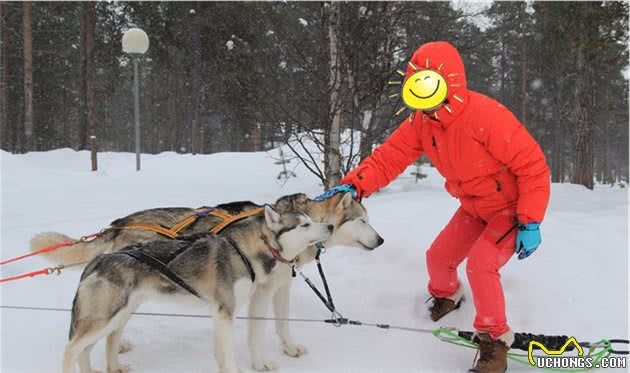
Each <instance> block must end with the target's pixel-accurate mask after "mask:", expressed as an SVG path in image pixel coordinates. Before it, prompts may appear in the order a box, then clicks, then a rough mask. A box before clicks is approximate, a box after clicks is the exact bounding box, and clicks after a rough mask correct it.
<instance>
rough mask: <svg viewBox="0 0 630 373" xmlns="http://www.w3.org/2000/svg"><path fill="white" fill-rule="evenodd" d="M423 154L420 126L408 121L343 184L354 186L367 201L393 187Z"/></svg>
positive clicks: (351, 173) (358, 194) (345, 178)
mask: <svg viewBox="0 0 630 373" xmlns="http://www.w3.org/2000/svg"><path fill="white" fill-rule="evenodd" d="M421 154H422V143H421V141H420V137H419V136H418V131H417V124H416V125H414V124H412V123H411V121H410V120H409V119H407V120H405V121H404V122H403V123H402V124H401V125H400V126H399V127H398V129H396V131H394V133H392V134H391V136H389V138H388V139H387V140H386V141H385V142H384V143H383V144H382V145H380V146H379V147H377V148H376V149H374V152H373V153H372V154H371V155H370V156H369V157H367V158H366V159H365V160H363V162H361V164H360V165H359V166H358V167H357V168H355V169H354V170H352V171H351V172H349V173H348V174H347V175H346V176H345V177H344V178H343V180H341V184H350V185H353V186H354V187H355V189H356V191H357V197H358V198H363V197H367V196H369V195H370V194H372V193H374V192H376V191H377V190H379V189H381V188H382V187H384V186H386V185H387V184H389V183H390V182H391V181H392V180H394V179H395V178H396V177H397V176H398V175H400V174H401V173H402V172H403V171H404V170H405V169H406V168H407V166H409V165H410V164H412V163H413V162H414V161H415V160H416V159H418V157H419V156H420V155H421Z"/></svg>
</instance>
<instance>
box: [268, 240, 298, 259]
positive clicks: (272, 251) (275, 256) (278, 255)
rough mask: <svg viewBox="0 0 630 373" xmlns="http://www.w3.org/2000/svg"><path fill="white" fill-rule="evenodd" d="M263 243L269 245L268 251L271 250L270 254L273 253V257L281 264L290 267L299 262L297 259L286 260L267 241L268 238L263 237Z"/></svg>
mask: <svg viewBox="0 0 630 373" xmlns="http://www.w3.org/2000/svg"><path fill="white" fill-rule="evenodd" d="M262 239H263V241H264V242H265V245H267V249H268V250H269V252H270V253H271V256H272V257H273V258H274V259H275V260H277V261H279V262H280V263H284V264H288V265H293V264H295V262H296V261H297V260H296V259H295V258H293V259H291V260H288V259H285V258H284V257H283V256H282V254H281V253H280V250H278V249H276V248H275V247H274V246H273V245H272V244H271V243H270V242H269V240H268V239H267V236H265V235H263V237H262Z"/></svg>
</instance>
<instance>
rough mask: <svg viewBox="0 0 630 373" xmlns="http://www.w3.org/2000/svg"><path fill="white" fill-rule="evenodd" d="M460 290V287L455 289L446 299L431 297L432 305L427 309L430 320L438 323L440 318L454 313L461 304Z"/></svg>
mask: <svg viewBox="0 0 630 373" xmlns="http://www.w3.org/2000/svg"><path fill="white" fill-rule="evenodd" d="M462 295H463V293H462V290H461V287H460V288H459V289H457V291H456V292H455V294H453V295H451V296H450V297H447V298H438V297H433V298H430V299H433V304H431V306H430V307H429V311H430V312H431V320H433V321H438V320H439V319H441V318H442V317H444V316H446V314H448V313H450V312H451V311H455V310H456V309H458V308H459V306H460V305H461V303H462Z"/></svg>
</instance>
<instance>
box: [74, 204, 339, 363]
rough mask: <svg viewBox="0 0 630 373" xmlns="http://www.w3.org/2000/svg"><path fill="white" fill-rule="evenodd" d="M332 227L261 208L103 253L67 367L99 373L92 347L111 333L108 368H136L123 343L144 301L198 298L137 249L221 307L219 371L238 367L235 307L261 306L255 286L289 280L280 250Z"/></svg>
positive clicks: (88, 278)
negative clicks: (228, 222)
mask: <svg viewBox="0 0 630 373" xmlns="http://www.w3.org/2000/svg"><path fill="white" fill-rule="evenodd" d="M332 231H333V225H332V224H325V223H315V222H312V221H311V219H310V218H309V217H308V216H307V215H306V214H304V213H301V212H286V213H283V214H280V213H278V212H276V211H275V210H274V209H273V208H272V207H270V206H266V207H265V211H264V217H263V216H262V214H257V215H255V216H252V217H251V218H249V219H246V220H243V221H240V222H236V223H234V224H233V225H232V226H231V227H230V228H229V229H227V230H226V231H225V232H224V233H223V234H222V235H221V236H218V235H214V234H210V233H199V234H195V235H191V236H184V237H181V238H177V239H174V240H156V241H149V242H145V243H142V244H139V245H136V246H132V247H127V248H124V249H123V250H120V251H116V252H113V253H109V254H101V255H99V256H97V257H96V258H94V259H93V260H92V261H91V262H90V263H89V264H88V265H87V266H86V268H85V270H84V271H83V274H82V276H81V281H80V283H79V288H78V290H77V293H76V296H75V298H74V303H73V307H72V321H71V326H70V342H69V343H68V345H67V346H66V350H65V353H64V359H63V373H72V372H74V366H75V364H77V363H78V364H79V367H80V370H81V373H92V372H93V370H92V367H91V364H90V351H91V349H92V347H93V346H94V344H95V343H96V342H98V341H99V340H100V339H102V338H104V337H107V344H106V349H107V371H108V372H126V371H127V370H128V368H127V367H125V366H122V365H120V364H119V362H118V351H119V346H118V344H119V341H120V337H121V335H122V331H123V328H124V326H125V324H126V323H127V321H128V320H129V318H130V317H131V314H132V313H133V312H134V311H135V310H136V309H137V308H138V306H140V305H141V304H142V303H144V302H146V301H148V300H152V299H156V298H168V300H171V301H173V300H177V299H184V298H190V297H193V295H192V294H191V293H190V292H189V291H187V290H185V289H184V288H183V287H181V286H178V285H177V284H176V283H174V282H173V281H171V280H169V279H167V278H166V277H164V276H163V275H162V274H161V273H160V272H159V271H157V270H155V269H154V268H153V267H151V266H149V265H147V264H145V263H143V262H142V261H139V260H138V259H136V257H134V256H131V255H130V254H133V253H130V254H128V253H129V252H133V251H141V252H143V253H146V254H148V255H150V256H152V257H154V258H157V259H159V260H162V261H163V262H168V264H167V266H168V268H169V269H170V270H171V271H172V272H174V273H176V274H177V275H179V276H180V277H181V279H183V280H184V282H185V284H187V285H188V286H190V287H191V288H192V290H193V291H194V292H196V293H198V295H199V297H200V298H201V299H202V300H204V301H206V302H208V303H209V304H211V305H212V306H213V307H212V308H213V310H212V311H213V312H212V313H213V314H214V317H215V358H216V360H217V363H218V366H219V371H221V372H230V373H235V372H238V371H239V370H238V368H237V366H236V360H235V357H234V351H233V346H232V345H233V343H232V321H233V318H234V313H235V311H236V310H237V309H238V307H239V306H240V305H242V304H244V303H246V302H247V301H248V300H249V301H250V304H253V305H254V307H259V305H258V304H257V303H260V302H262V301H263V299H262V298H260V297H259V298H256V297H254V295H255V294H256V293H257V292H258V291H255V290H254V289H258V288H259V287H260V288H263V289H274V288H277V287H279V286H282V282H284V281H283V280H282V279H283V278H284V277H286V276H287V273H286V271H287V269H289V266H287V265H284V264H282V263H278V262H277V260H278V259H279V256H281V257H283V258H285V259H286V258H293V257H295V256H297V255H299V254H300V253H301V252H303V251H304V250H306V248H307V246H309V245H311V244H313V243H315V242H320V241H325V240H327V239H329V238H330V236H331V233H332ZM133 255H137V254H133ZM252 270H253V272H252ZM278 281H280V282H281V283H280V284H278ZM267 294H270V293H267ZM250 298H251V299H250ZM287 306H288V305H287ZM293 347H295V346H293ZM267 368H269V367H267Z"/></svg>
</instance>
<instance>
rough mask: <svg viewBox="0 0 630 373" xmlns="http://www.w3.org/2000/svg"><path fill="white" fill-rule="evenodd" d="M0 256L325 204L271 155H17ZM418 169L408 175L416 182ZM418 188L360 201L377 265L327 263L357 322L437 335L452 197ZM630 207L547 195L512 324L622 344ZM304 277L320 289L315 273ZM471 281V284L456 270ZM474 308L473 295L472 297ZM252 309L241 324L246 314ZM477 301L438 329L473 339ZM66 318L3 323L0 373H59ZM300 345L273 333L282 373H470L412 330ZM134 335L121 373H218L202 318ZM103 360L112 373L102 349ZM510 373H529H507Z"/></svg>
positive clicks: (148, 327) (6, 292) (445, 349)
mask: <svg viewBox="0 0 630 373" xmlns="http://www.w3.org/2000/svg"><path fill="white" fill-rule="evenodd" d="M0 156H1V166H2V182H1V186H2V201H1V202H2V206H1V211H2V214H1V219H2V220H1V223H2V239H1V240H2V242H1V243H2V247H1V257H2V258H9V257H13V256H16V255H19V254H21V253H23V252H25V251H26V250H27V246H28V241H29V239H30V237H31V236H32V235H33V234H35V233H37V232H40V231H45V230H54V231H60V232H64V233H66V234H70V235H73V236H75V237H76V236H81V235H83V234H87V233H92V232H95V231H98V230H99V229H101V228H103V227H106V226H107V225H108V223H109V222H110V221H111V220H113V219H115V218H117V217H121V216H124V215H126V214H128V213H131V212H133V211H137V210H141V209H145V208H150V207H157V206H192V207H196V206H200V205H213V204H217V203H220V202H226V201H234V200H243V199H249V200H253V201H255V202H259V203H262V202H271V201H273V200H275V199H276V198H277V197H279V196H281V195H284V194H289V193H294V192H305V193H307V194H309V195H316V194H317V193H318V192H320V191H321V187H320V186H318V185H317V182H316V180H315V179H314V178H313V177H312V176H309V175H308V174H307V173H306V172H305V171H304V170H302V169H301V168H298V169H296V172H297V173H298V178H297V179H292V180H290V181H289V182H288V183H286V185H284V186H282V187H281V185H280V183H278V182H277V181H276V179H275V177H276V175H277V174H278V173H279V171H280V169H279V166H277V165H274V164H273V160H272V159H271V158H270V157H269V155H268V154H265V153H239V154H214V155H207V156H191V155H176V154H173V153H164V154H160V155H154V156H148V155H145V156H143V171H142V172H140V173H136V172H135V171H134V170H135V168H134V165H135V164H134V155H133V154H122V153H101V154H99V169H100V171H99V172H97V173H92V172H89V171H88V166H89V154H88V153H87V152H79V153H77V152H74V151H71V150H67V149H65V150H57V151H52V152H46V153H30V154H27V155H19V156H17V155H10V154H8V153H5V152H2V153H1V154H0ZM409 171H411V170H409ZM424 171H425V172H426V173H428V174H429V177H428V178H427V179H425V180H423V181H421V182H420V184H414V183H413V181H412V180H411V178H410V177H409V172H407V173H406V174H407V176H406V177H401V178H399V179H398V180H397V181H396V182H395V183H393V184H392V185H391V186H390V187H388V188H386V189H385V190H383V191H382V192H380V193H377V194H375V195H374V196H373V197H370V198H369V199H366V200H365V205H366V206H367V208H368V210H369V212H370V217H371V223H372V224H373V226H374V227H375V228H376V229H377V230H378V231H379V232H380V233H381V235H382V236H383V237H384V238H385V244H384V245H383V246H382V247H380V248H379V249H378V250H376V251H375V252H371V253H367V252H360V251H354V250H350V249H341V248H339V249H333V250H331V251H329V253H328V254H326V256H325V257H324V262H325V266H326V271H327V275H328V277H329V281H330V285H331V287H332V290H333V292H334V295H335V297H336V304H337V306H338V307H339V309H340V310H341V312H342V313H343V314H344V315H345V316H346V317H349V318H353V319H358V320H362V321H365V322H383V323H391V324H396V325H404V326H411V327H424V328H434V327H435V324H433V323H431V321H430V320H429V319H428V317H427V315H426V313H425V311H424V307H425V305H424V301H425V300H426V299H427V297H428V295H427V292H426V289H425V286H426V282H427V274H426V268H425V263H424V253H425V250H426V248H427V247H428V246H429V244H430V243H431V241H432V239H433V238H434V237H435V236H436V235H437V234H438V232H439V231H440V229H441V228H442V227H443V226H444V224H446V223H447V221H448V220H449V218H450V216H451V214H452V213H453V212H454V211H455V209H456V207H457V201H456V200H454V199H452V198H450V197H449V196H448V195H447V193H446V192H445V191H443V190H442V180H441V178H440V177H439V175H437V174H436V173H435V170H433V169H428V168H427V167H425V168H424ZM627 212H628V199H627V191H626V189H617V188H612V189H611V188H608V187H599V188H597V189H596V190H595V191H588V190H586V189H584V188H582V187H579V186H575V185H566V184H565V185H553V190H552V198H551V205H550V209H549V212H548V215H547V219H546V220H545V222H544V224H543V226H542V232H543V245H542V247H541V248H540V249H539V251H538V252H536V254H535V255H533V256H532V257H531V258H529V259H527V260H525V261H517V260H513V261H511V262H510V263H508V265H507V266H506V267H505V268H504V270H503V272H502V273H503V284H504V287H505V292H506V300H507V309H508V317H509V321H510V325H511V326H512V328H513V329H514V330H515V331H528V332H536V333H547V334H569V335H575V336H576V337H577V338H578V339H579V340H596V339H599V338H602V337H608V338H613V337H617V338H621V337H623V338H627V335H628V242H627V238H628V231H627V229H628V220H627ZM45 266H47V263H46V262H44V261H43V260H41V259H39V258H33V259H28V260H24V261H21V262H19V263H13V264H10V265H7V266H4V267H3V268H2V271H1V277H6V276H10V275H13V274H17V273H21V272H25V271H31V270H35V269H39V268H43V267H45ZM307 272H308V273H310V274H312V275H313V276H315V273H316V271H315V270H314V268H313V267H312V268H308V269H307ZM462 274H463V272H462ZM78 277H79V273H78V272H65V273H64V274H62V275H61V276H59V277H57V276H49V277H46V276H44V277H39V278H35V279H25V280H22V281H18V282H13V283H9V284H3V285H2V286H1V287H0V291H1V302H2V304H3V305H23V306H41V307H62V308H68V307H70V306H71V301H72V297H73V295H74V291H75V288H76V285H77V280H78ZM293 289H294V291H293V293H292V299H291V301H292V312H291V316H293V317H312V318H326V317H328V316H329V315H328V314H327V312H325V311H324V309H323V306H322V305H321V304H320V303H318V300H317V299H316V298H315V297H314V295H313V294H312V293H311V292H310V290H309V289H308V288H307V286H306V285H305V284H304V283H302V282H297V281H296V282H295V284H294V286H293ZM465 292H466V294H467V296H468V299H471V297H470V291H469V290H468V288H466V290H465ZM140 311H151V312H162V311H178V312H188V313H203V312H204V309H203V308H175V307H173V306H168V305H163V304H150V305H146V306H143V307H142V308H141V309H140ZM243 311H244V310H241V314H243ZM473 313H474V312H473V305H472V302H471V301H469V302H467V303H465V304H464V305H463V307H462V308H461V309H460V310H459V311H458V312H456V313H455V314H452V315H449V316H448V317H447V318H445V319H444V321H443V322H442V323H441V324H442V325H445V326H447V325H448V326H454V327H458V328H460V329H463V330H470V329H471V325H472V319H473ZM69 318H70V315H69V313H65V312H42V311H17V310H5V309H3V310H2V312H1V321H2V322H1V343H2V345H1V349H0V350H1V352H2V355H1V359H2V361H1V366H0V370H1V371H2V372H54V371H59V369H60V364H61V357H62V351H63V348H64V345H65V343H66V341H67V334H68V326H69ZM292 333H293V335H294V337H295V339H296V341H297V342H299V343H301V344H304V345H305V346H307V348H308V349H309V353H308V354H307V355H306V356H304V357H302V358H300V359H293V358H289V357H286V356H284V355H282V354H281V351H280V349H279V347H278V344H277V339H276V337H275V335H274V334H273V328H271V327H270V326H268V327H267V341H268V355H269V356H270V357H271V358H272V359H275V360H276V361H277V362H278V363H279V365H280V369H281V371H284V372H315V371H317V372H421V371H422V372H433V371H443V372H457V371H459V372H462V371H465V370H466V369H467V368H468V367H470V364H471V362H472V360H473V355H474V353H473V352H472V351H471V350H466V349H462V348H458V347H454V346H451V345H448V344H444V343H442V342H440V341H438V340H437V339H435V338H434V337H433V336H430V335H426V334H417V333H410V332H404V331H388V330H380V329H373V328H361V327H353V326H346V327H342V328H334V327H332V326H329V325H320V324H308V323H307V324H294V325H292ZM126 335H127V336H128V337H129V338H130V339H131V340H132V341H133V342H135V345H136V348H135V350H134V351H132V352H130V353H128V354H126V355H123V356H122V357H121V361H122V362H123V363H126V364H131V367H132V369H133V371H134V372H212V371H215V363H214V358H213V353H212V351H213V349H212V344H213V342H212V335H213V325H212V322H211V321H210V320H208V319H182V318H177V319H173V318H163V317H143V316H136V317H134V318H132V320H131V321H130V323H129V325H128V328H127V329H126ZM236 344H237V346H236V349H237V351H238V361H239V364H240V366H241V367H242V368H243V369H244V370H245V371H250V370H249V369H248V366H249V364H248V354H247V353H246V351H247V348H246V346H247V344H246V323H245V322H242V321H239V322H237V323H236ZM93 360H94V362H95V365H96V366H97V367H98V368H103V364H104V358H103V347H102V345H99V346H98V347H97V348H96V349H95V351H94V353H93ZM510 371H512V372H515V371H522V372H526V371H533V369H531V368H529V367H526V366H521V365H515V364H512V365H511V369H510Z"/></svg>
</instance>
